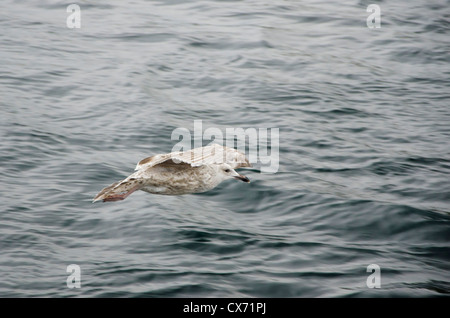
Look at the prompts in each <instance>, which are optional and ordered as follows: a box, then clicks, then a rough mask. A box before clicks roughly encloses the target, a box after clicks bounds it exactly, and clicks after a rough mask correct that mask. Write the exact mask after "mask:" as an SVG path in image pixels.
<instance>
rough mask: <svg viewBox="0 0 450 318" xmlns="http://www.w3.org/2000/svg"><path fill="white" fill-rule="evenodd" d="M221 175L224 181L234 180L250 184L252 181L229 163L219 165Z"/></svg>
mask: <svg viewBox="0 0 450 318" xmlns="http://www.w3.org/2000/svg"><path fill="white" fill-rule="evenodd" d="M218 168H219V173H220V174H222V175H223V177H224V179H228V178H233V179H237V180H241V181H244V182H247V183H250V179H249V178H247V177H246V176H243V175H241V174H239V173H237V172H236V171H235V170H234V169H233V168H231V166H230V165H229V164H227V163H223V164H221V165H219V167H218Z"/></svg>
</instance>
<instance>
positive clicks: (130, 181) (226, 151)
mask: <svg viewBox="0 0 450 318" xmlns="http://www.w3.org/2000/svg"><path fill="white" fill-rule="evenodd" d="M241 167H251V164H250V163H249V161H248V159H247V158H246V157H245V155H244V154H243V153H241V152H239V151H237V150H235V149H232V148H229V147H224V146H220V145H217V144H214V145H211V146H207V147H202V148H196V149H192V150H190V151H185V152H172V153H168V154H159V155H154V156H151V157H148V158H145V159H142V160H141V161H139V163H138V164H137V166H136V172H135V173H133V174H132V175H130V176H129V177H128V178H126V179H124V180H122V181H119V182H115V183H113V184H111V185H110V186H108V187H106V188H104V189H103V190H101V191H100V192H99V193H98V194H97V195H96V196H95V198H94V202H95V201H99V200H103V201H104V202H105V201H118V200H123V199H125V198H126V197H128V196H129V195H130V194H131V193H133V192H134V191H136V190H142V191H146V192H149V193H154V194H164V195H182V194H188V193H199V192H205V191H208V190H211V189H213V188H215V187H216V186H217V185H219V184H220V183H221V182H222V181H224V180H226V179H229V178H235V179H239V180H242V181H244V182H250V180H249V179H248V178H247V177H245V176H242V175H240V174H238V173H237V172H236V171H235V170H234V169H237V168H241Z"/></svg>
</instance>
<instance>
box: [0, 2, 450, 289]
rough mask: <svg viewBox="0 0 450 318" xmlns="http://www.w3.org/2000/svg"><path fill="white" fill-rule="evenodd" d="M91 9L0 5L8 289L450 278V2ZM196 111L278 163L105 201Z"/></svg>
mask: <svg viewBox="0 0 450 318" xmlns="http://www.w3.org/2000/svg"><path fill="white" fill-rule="evenodd" d="M77 3H78V4H79V5H80V7H81V28H80V29H69V28H67V26H66V18H67V16H68V15H69V13H67V12H66V7H67V5H68V3H67V2H62V1H2V2H0V29H1V32H0V65H1V68H0V104H1V108H0V124H1V126H0V127H1V128H0V132H1V144H0V162H1V167H0V178H1V179H0V180H1V182H0V190H1V192H0V193H1V194H0V196H1V202H2V204H1V206H2V208H1V213H0V296H2V297H9V296H20V297H36V296H43V297H77V296H81V297H99V296H100V297H105V296H112V297H118V296H120V297H148V296H150V297H181V296H188V297H189V296H196V297H203V296H204V297H211V296H217V297H222V296H238V297H240V296H250V297H336V296H339V297H352V296H360V297H372V296H374V297H390V296H406V297H410V296H412V297H417V296H432V297H433V296H446V295H448V294H449V293H450V275H449V269H450V262H449V261H450V248H449V241H450V182H449V174H450V125H449V123H450V109H449V106H450V105H449V84H450V80H449V79H450V68H449V59H450V54H449V28H450V24H449V21H450V11H449V9H448V8H449V2H448V1H414V2H411V1H395V3H391V2H374V3H377V4H379V5H380V7H381V28H379V29H369V28H368V27H367V25H366V19H367V17H368V15H369V14H370V13H367V12H366V8H367V6H368V5H369V4H370V3H372V2H369V1H339V2H332V1H331V2H330V1H245V2H244V1H189V2H185V1H132V2H129V3H127V2H125V1H108V2H107V3H102V4H92V3H91V2H87V1H79V2H77ZM194 120H202V121H203V125H204V128H207V127H218V128H220V129H225V128H227V127H244V128H247V127H254V128H261V127H274V128H279V129H280V139H279V142H280V162H279V164H280V165H279V170H278V172H277V173H275V174H261V173H259V172H258V169H257V168H253V169H250V170H249V171H246V172H245V174H246V175H247V176H248V177H249V178H251V180H252V183H250V184H244V183H240V182H232V181H229V182H225V183H223V184H221V185H220V186H219V187H218V188H216V189H215V190H213V191H211V192H208V193H204V194H198V195H188V196H182V197H167V196H157V195H150V194H146V193H144V192H139V193H135V194H133V195H132V196H131V197H129V198H128V199H127V200H125V201H122V202H117V203H97V204H92V203H91V199H92V197H93V196H94V195H95V193H96V192H97V191H99V190H100V189H101V188H102V187H104V186H106V185H108V184H110V183H112V182H114V181H117V180H119V179H121V178H123V177H125V176H127V175H129V174H130V173H131V172H132V171H133V169H134V166H135V164H136V162H137V161H139V160H140V159H142V158H144V157H147V156H150V155H153V154H156V153H166V152H170V151H171V149H172V147H173V145H174V144H175V141H173V140H171V133H172V131H173V130H174V129H175V128H177V127H186V128H188V129H190V130H192V129H193V123H194ZM205 142H209V141H205ZM69 264H77V265H79V266H80V268H81V284H82V285H81V288H80V289H69V288H68V287H67V285H66V279H67V276H68V275H69V274H68V273H67V272H66V267H67V266H68V265H69ZM369 264H377V265H379V266H380V268H381V288H379V289H370V288H368V287H367V285H366V279H367V277H368V276H369V275H370V273H367V271H366V270H367V266H368V265H369Z"/></svg>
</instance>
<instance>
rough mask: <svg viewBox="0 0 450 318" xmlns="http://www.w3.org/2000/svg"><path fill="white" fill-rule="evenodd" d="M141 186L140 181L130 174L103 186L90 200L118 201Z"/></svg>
mask: <svg viewBox="0 0 450 318" xmlns="http://www.w3.org/2000/svg"><path fill="white" fill-rule="evenodd" d="M141 186H142V182H141V181H140V180H138V179H136V178H133V177H132V176H130V177H128V178H126V179H124V180H122V181H118V182H114V183H113V184H111V185H109V186H107V187H106V188H103V189H102V190H101V191H100V192H99V193H98V194H97V195H96V196H95V197H94V200H93V201H92V202H96V201H100V200H103V202H106V201H119V200H124V199H126V197H128V196H129V195H130V194H131V193H133V192H134V191H136V190H139V189H140V188H141Z"/></svg>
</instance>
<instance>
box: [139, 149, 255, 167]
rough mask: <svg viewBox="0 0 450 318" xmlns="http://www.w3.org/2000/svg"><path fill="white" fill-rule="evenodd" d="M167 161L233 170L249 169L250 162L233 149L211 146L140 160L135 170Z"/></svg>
mask: <svg viewBox="0 0 450 318" xmlns="http://www.w3.org/2000/svg"><path fill="white" fill-rule="evenodd" d="M168 160H172V161H173V162H175V163H179V162H184V163H187V164H190V165H191V166H192V167H198V166H202V165H208V164H221V163H227V164H229V165H230V166H231V167H232V168H233V169H237V168H242V167H251V164H250V162H249V161H248V159H247V158H246V157H245V154H243V153H242V152H239V151H237V150H236V149H233V148H229V147H225V146H220V145H218V144H213V145H210V146H206V147H201V148H195V149H192V150H188V151H179V152H171V153H168V154H161V155H155V156H152V157H148V158H145V159H142V160H141V161H139V163H138V164H137V166H136V170H139V169H142V168H149V167H153V166H156V165H158V164H161V163H163V162H166V161H168Z"/></svg>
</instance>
